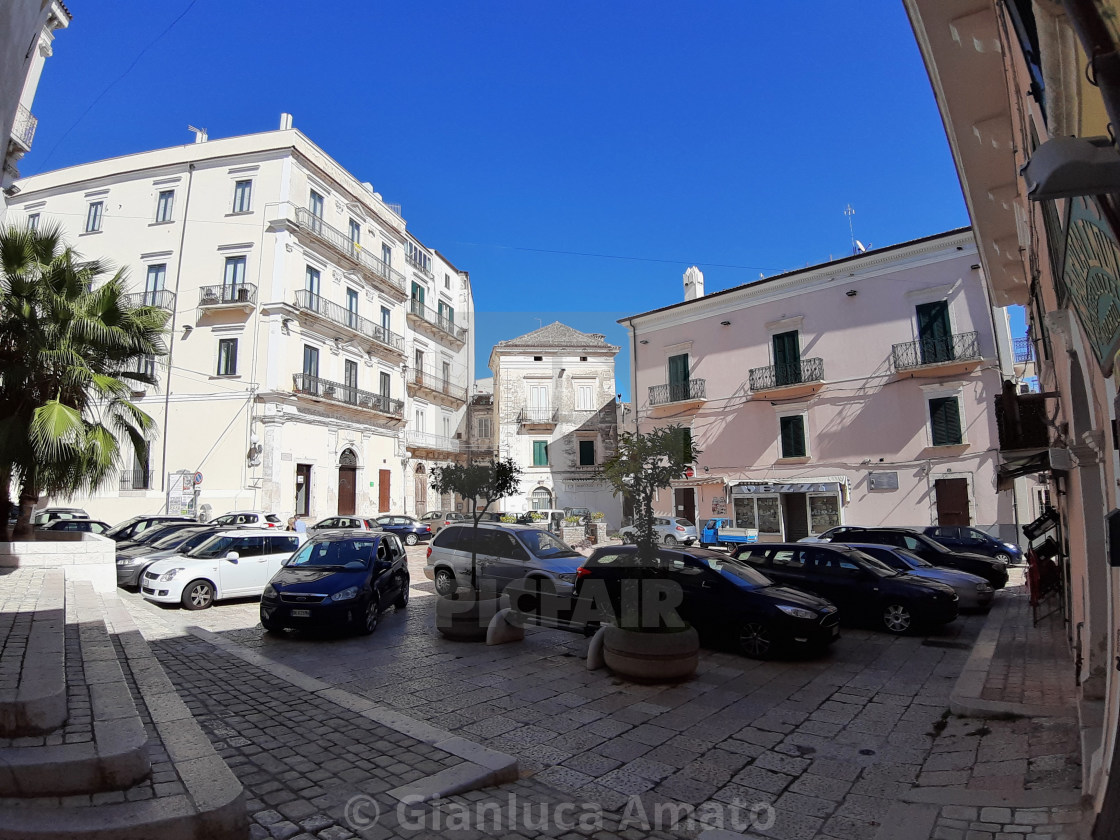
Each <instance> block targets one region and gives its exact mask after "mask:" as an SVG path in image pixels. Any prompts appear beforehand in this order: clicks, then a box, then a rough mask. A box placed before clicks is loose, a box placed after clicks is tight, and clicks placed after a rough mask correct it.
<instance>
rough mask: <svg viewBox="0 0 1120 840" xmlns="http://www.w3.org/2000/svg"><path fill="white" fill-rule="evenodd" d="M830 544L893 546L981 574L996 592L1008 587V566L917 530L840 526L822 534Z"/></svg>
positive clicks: (955, 567)
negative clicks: (961, 549)
mask: <svg viewBox="0 0 1120 840" xmlns="http://www.w3.org/2000/svg"><path fill="white" fill-rule="evenodd" d="M820 538H821V539H827V540H828V541H829V542H848V543H850V542H860V543H876V544H878V545H893V546H894V547H895V548H905V549H906V550H907V551H909V552H910V553H911V554H916V555H918V556H919V557H921V558H922V559H923V560H925V561H926V562H927V563H932V564H933V565H934V566H947V567H949V568H950V569H960V570H961V571H962V572H968V573H969V574H973V575H979V576H980V577H982V578H984V580H986V581H987V582H988V583H990V584H991V585H992V587H993V588H995V589H1003V587H1005V586H1006V585H1007V566H1005V565H1004V564H1003V563H1000V562H999V561H998V560H993V559H992V558H991V557H985V556H984V555H982V554H971V553H968V552H963V551H951V550H950V549H948V548H946V547H945V546H943V545H942V544H941V543H939V542H937V541H936V540H933V539H930V538H929V537H927V536H926V535H925V534H922V533H919V532H918V530H917V529H916V528H901V527H893V528H892V527H882V528H861V527H858V526H854V525H841V526H840V527H838V528H830V529H829V530H828V531H825V532H824V533H823V534H821V535H820Z"/></svg>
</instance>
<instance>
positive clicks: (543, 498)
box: [533, 487, 552, 510]
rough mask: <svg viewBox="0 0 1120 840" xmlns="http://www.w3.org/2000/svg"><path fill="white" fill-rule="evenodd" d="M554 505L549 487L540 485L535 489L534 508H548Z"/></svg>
mask: <svg viewBox="0 0 1120 840" xmlns="http://www.w3.org/2000/svg"><path fill="white" fill-rule="evenodd" d="M550 507H552V494H551V493H549V492H548V490H547V488H544V487H538V488H537V489H536V490H534V491H533V510H548V509H549V508H550Z"/></svg>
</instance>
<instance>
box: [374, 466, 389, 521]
mask: <svg viewBox="0 0 1120 840" xmlns="http://www.w3.org/2000/svg"><path fill="white" fill-rule="evenodd" d="M392 475H393V473H392V472H391V471H390V470H378V472H377V510H378V512H379V513H385V512H386V511H388V510H389V484H390V479H391V477H392Z"/></svg>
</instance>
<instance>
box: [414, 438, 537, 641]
mask: <svg viewBox="0 0 1120 840" xmlns="http://www.w3.org/2000/svg"><path fill="white" fill-rule="evenodd" d="M520 476H521V468H520V467H518V466H517V464H516V463H514V461H513V459H512V458H506V459H505V460H504V461H500V460H497V459H490V460H489V461H482V462H478V463H470V464H449V465H447V466H442V467H432V481H431V483H432V488H433V489H434V490H435V491H436V492H437V493H439V494H440V495H441V496H442V495H445V494H448V493H454V494H456V495H458V496H459V497H460V498H463V499H466V500H467V504H468V506H469V507H468V511H469V513H470V519H471V531H472V533H471V536H472V539H471V577H470V589H469V590H464V589H458V590H456V591H455V592H452V593H451V594H450V595H449V596H447V597H444V598H438V599H436V629H438V630H439V632H440V633H442V634H443V635H444V636H446V637H447V638H450V639H462V640H478V641H481V640H484V639H485V638H486V628H487V627H488V626H489V624H490V620H491V619H492V618H493V617H494V616H495V615H496V614H497V612H498V610H500V609H501V598H500V596H499V594H498V592H497V591H496V590H494V589H492V588H490V587H480V586H479V577H478V539H477V537H478V523H479V520H481V519H482V515H483V514H484V513H486V511H487V509H489V507H490V505H492V504H493V503H494V502H497V501H499V500H500V499H504V498H506V497H507V496H512V495H513V494H514V493H516V492H517V488H518V486H519V485H520V483H521V478H520ZM480 500H481V501H482V502H483V504H482V506H481V507H479V501H480Z"/></svg>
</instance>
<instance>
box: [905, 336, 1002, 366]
mask: <svg viewBox="0 0 1120 840" xmlns="http://www.w3.org/2000/svg"><path fill="white" fill-rule="evenodd" d="M891 358H892V360H893V361H894V369H895V370H911V369H913V368H918V367H924V366H925V365H940V364H945V363H946V362H969V361H974V360H976V359H979V358H980V342H979V340H978V334H977V333H975V332H967V333H956V334H955V335H948V336H945V337H944V338H919V339H918V340H917V341H906V342H903V343H902V344H896V345H894V347H893V348H892V349H891Z"/></svg>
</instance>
